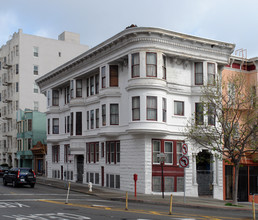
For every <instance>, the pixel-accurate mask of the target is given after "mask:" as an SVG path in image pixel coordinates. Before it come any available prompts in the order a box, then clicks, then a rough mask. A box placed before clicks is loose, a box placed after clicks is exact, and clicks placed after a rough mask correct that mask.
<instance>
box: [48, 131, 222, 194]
mask: <svg viewBox="0 0 258 220" xmlns="http://www.w3.org/2000/svg"><path fill="white" fill-rule="evenodd" d="M183 143H184V140H183V138H182V136H181V137H178V136H172V135H171V136H166V138H164V136H163V137H162V138H160V137H158V136H157V137H155V138H153V137H150V136H147V135H146V136H140V135H125V136H119V137H116V138H110V137H109V138H101V139H97V138H92V139H91V140H89V139H87V140H82V139H78V138H74V139H71V140H69V141H64V142H59V143H57V142H55V143H48V152H49V153H48V155H47V161H46V162H47V164H48V165H47V168H48V170H47V173H48V177H50V178H58V179H63V180H71V181H74V182H80V183H84V184H88V183H89V182H91V183H92V184H93V187H94V185H98V186H103V187H109V188H117V189H120V190H123V191H131V192H134V190H135V182H134V176H135V174H136V175H137V182H136V183H137V192H139V193H145V194H161V192H162V191H163V190H164V193H167V194H171V193H173V194H174V195H183V194H184V191H185V192H186V195H187V196H194V197H197V196H201V195H210V196H212V197H214V198H217V199H223V189H222V186H223V182H222V178H221V176H222V161H220V160H218V159H217V158H215V157H214V156H213V154H212V153H210V152H208V151H205V150H201V149H199V148H198V149H197V148H195V147H194V146H192V145H191V144H188V146H189V147H188V149H189V150H188V156H189V167H187V168H181V167H179V164H178V161H179V158H180V157H181V156H182V144H183ZM160 153H164V154H165V155H166V159H165V161H164V163H163V164H161V163H160V161H159V160H158V157H157V155H158V154H160ZM204 158H206V159H205V160H204ZM212 161H213V162H212ZM161 168H163V174H162V169H161ZM162 177H163V181H162ZM162 182H163V183H164V188H163V189H162Z"/></svg>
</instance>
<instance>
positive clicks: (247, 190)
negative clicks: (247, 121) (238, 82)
mask: <svg viewBox="0 0 258 220" xmlns="http://www.w3.org/2000/svg"><path fill="white" fill-rule="evenodd" d="M257 70H258V58H257V57H255V58H251V59H246V58H241V57H236V56H231V59H230V64H229V65H227V66H226V67H225V69H224V70H223V71H222V75H223V79H224V81H225V82H227V81H226V80H227V76H238V75H242V76H244V79H245V85H244V86H243V88H244V89H247V90H251V95H253V98H254V99H253V100H254V101H253V103H250V104H251V105H253V106H254V107H255V106H256V107H255V108H256V111H257V103H256V101H255V100H257V95H258V93H257V86H258V71H257ZM243 83H244V82H243ZM232 88H234V87H232V86H230V85H229V84H228V87H225V89H227V90H229V89H231V90H232ZM230 92H231V93H232V92H233V93H236V92H237V91H230ZM255 108H254V109H255ZM246 109H247V108H246ZM246 109H244V110H245V111H247V110H246ZM237 110H239V111H243V113H242V117H244V116H245V114H248V113H250V112H249V111H253V109H252V108H251V109H248V111H247V112H245V113H244V110H243V109H240V108H238V109H237ZM257 120H258V119H257ZM240 122H241V120H240ZM256 138H257V136H256ZM233 169H234V168H233V166H232V165H231V164H230V163H228V162H224V175H225V178H224V199H232V189H233V180H234V172H233ZM238 184H239V185H238V199H239V201H248V200H249V201H250V202H251V201H252V195H253V194H256V203H258V152H256V153H255V154H252V155H245V156H244V157H243V158H242V159H241V166H240V171H239V182H238Z"/></svg>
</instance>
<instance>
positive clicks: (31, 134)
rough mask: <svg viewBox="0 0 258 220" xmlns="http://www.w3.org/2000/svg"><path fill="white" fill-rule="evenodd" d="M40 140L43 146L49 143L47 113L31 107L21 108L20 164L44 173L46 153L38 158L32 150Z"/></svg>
mask: <svg viewBox="0 0 258 220" xmlns="http://www.w3.org/2000/svg"><path fill="white" fill-rule="evenodd" d="M38 142H40V143H41V144H42V145H43V146H44V145H46V144H47V134H46V114H45V113H42V112H39V111H33V110H30V109H25V110H24V111H22V110H19V111H18V112H17V144H18V150H17V159H18V166H19V167H29V168H33V169H35V172H36V173H44V172H45V170H44V161H45V155H41V158H40V159H39V158H37V159H36V158H34V155H33V150H32V149H33V146H36V145H37V144H38ZM43 149H44V148H43ZM34 153H35V150H34ZM35 157H36V155H35ZM36 160H37V163H36Z"/></svg>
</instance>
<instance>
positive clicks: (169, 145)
mask: <svg viewBox="0 0 258 220" xmlns="http://www.w3.org/2000/svg"><path fill="white" fill-rule="evenodd" d="M164 153H165V154H166V160H165V163H166V164H173V142H172V141H165V142H164Z"/></svg>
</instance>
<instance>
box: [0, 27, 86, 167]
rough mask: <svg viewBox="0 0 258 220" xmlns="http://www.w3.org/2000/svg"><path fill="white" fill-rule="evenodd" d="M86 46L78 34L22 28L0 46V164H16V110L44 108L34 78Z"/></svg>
mask: <svg viewBox="0 0 258 220" xmlns="http://www.w3.org/2000/svg"><path fill="white" fill-rule="evenodd" d="M87 49H88V46H86V45H81V44H80V36H79V34H75V33H71V32H63V33H62V34H61V35H59V37H58V40H55V39H48V38H44V37H39V36H33V35H28V34H25V33H23V32H22V30H21V29H20V30H19V31H18V33H14V34H13V36H12V38H11V39H10V40H8V41H7V42H6V44H5V45H3V46H2V47H1V48H0V116H1V117H0V128H1V129H0V164H2V163H7V164H8V165H9V166H15V167H16V166H18V160H17V155H16V152H17V140H16V137H17V129H16V112H17V111H18V110H19V109H21V110H25V108H29V109H32V110H36V111H40V112H45V111H46V97H45V96H44V95H43V94H41V93H40V90H39V87H38V86H37V84H36V83H35V80H36V79H37V78H38V77H40V76H42V75H43V74H45V73H46V72H49V71H50V70H52V69H53V68H56V67H57V66H59V65H61V64H63V63H65V62H67V61H68V60H71V59H72V58H74V57H75V56H78V55H79V54H81V53H83V52H85V51H86V50H87Z"/></svg>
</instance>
